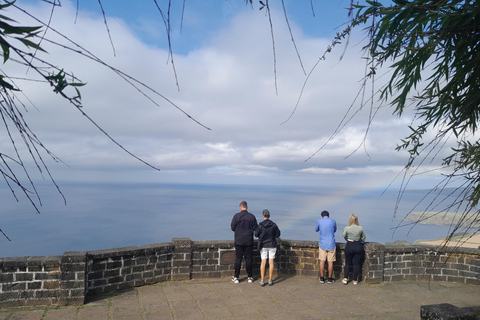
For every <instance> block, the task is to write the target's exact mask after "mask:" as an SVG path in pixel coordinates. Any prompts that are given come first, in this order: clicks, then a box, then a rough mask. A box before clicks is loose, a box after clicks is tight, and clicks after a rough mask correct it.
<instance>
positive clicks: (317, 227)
mask: <svg viewBox="0 0 480 320" xmlns="http://www.w3.org/2000/svg"><path fill="white" fill-rule="evenodd" d="M318 231H320V226H319V225H318V221H317V225H316V226H315V232H318Z"/></svg>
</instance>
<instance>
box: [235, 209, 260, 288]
mask: <svg viewBox="0 0 480 320" xmlns="http://www.w3.org/2000/svg"><path fill="white" fill-rule="evenodd" d="M247 209H248V206H247V202H246V201H242V202H240V212H239V213H237V214H235V215H234V216H233V219H232V224H231V227H232V231H233V232H235V241H234V244H235V275H234V276H233V278H232V281H233V283H238V282H239V279H238V277H239V276H240V267H241V266H242V258H243V257H245V265H246V269H247V275H248V283H252V282H253V272H252V252H253V232H254V231H255V229H256V228H257V227H258V223H257V219H256V218H255V216H254V215H253V214H251V213H250V212H248V211H247Z"/></svg>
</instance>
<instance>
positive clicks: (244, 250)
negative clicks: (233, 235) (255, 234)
mask: <svg viewBox="0 0 480 320" xmlns="http://www.w3.org/2000/svg"><path fill="white" fill-rule="evenodd" d="M252 251H253V244H249V245H243V246H242V245H235V277H237V278H238V277H239V276H240V267H241V266H242V258H243V257H245V265H246V268H247V275H248V276H249V277H253V273H252Z"/></svg>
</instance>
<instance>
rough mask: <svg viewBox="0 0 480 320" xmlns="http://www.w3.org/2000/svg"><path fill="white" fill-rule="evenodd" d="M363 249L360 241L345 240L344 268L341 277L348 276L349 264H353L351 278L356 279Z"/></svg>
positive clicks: (363, 253)
mask: <svg viewBox="0 0 480 320" xmlns="http://www.w3.org/2000/svg"><path fill="white" fill-rule="evenodd" d="M364 255H365V250H364V249H363V243H361V242H360V241H354V242H351V241H347V244H346V245H345V269H344V270H343V277H344V278H348V275H349V273H350V266H351V265H353V280H358V275H359V274H360V263H361V261H363V258H364Z"/></svg>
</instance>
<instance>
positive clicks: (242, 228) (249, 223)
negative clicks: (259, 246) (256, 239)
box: [232, 210, 258, 246]
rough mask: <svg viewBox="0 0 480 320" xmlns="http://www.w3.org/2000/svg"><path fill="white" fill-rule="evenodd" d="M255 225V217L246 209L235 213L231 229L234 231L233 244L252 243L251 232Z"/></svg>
mask: <svg viewBox="0 0 480 320" xmlns="http://www.w3.org/2000/svg"><path fill="white" fill-rule="evenodd" d="M257 227H258V223H257V219H256V218H255V216H254V215H253V214H251V213H250V212H248V211H247V210H243V211H242V212H239V213H237V214H235V215H234V216H233V219H232V231H233V232H235V245H239V246H245V245H253V232H254V231H255V229H257Z"/></svg>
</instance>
